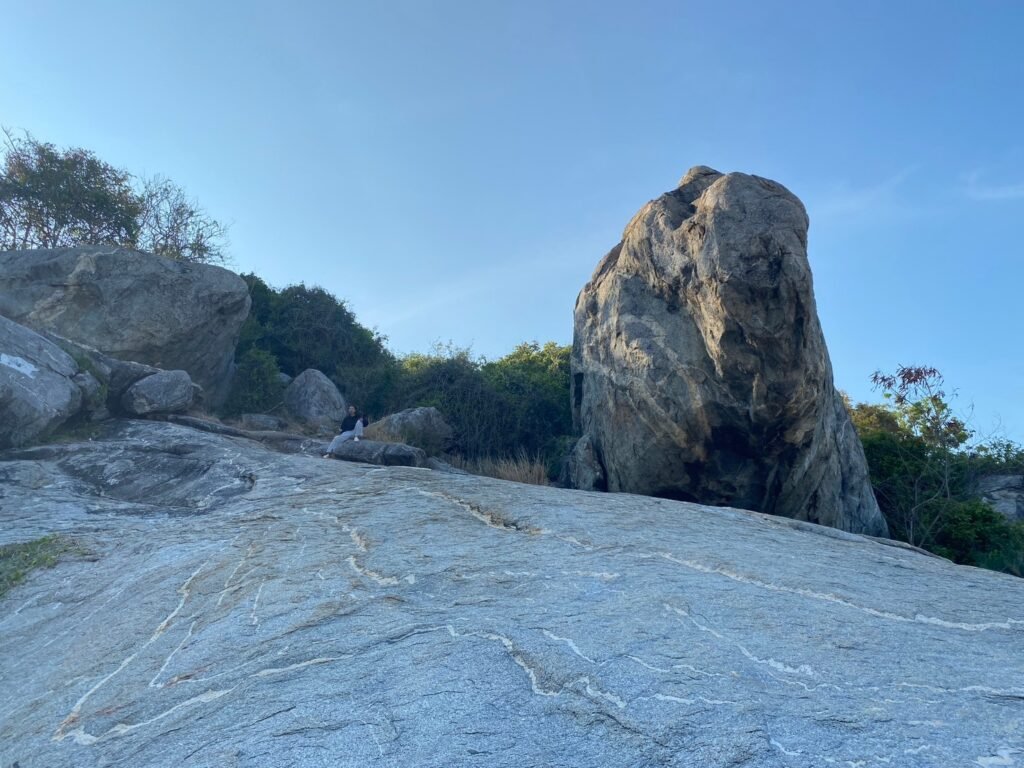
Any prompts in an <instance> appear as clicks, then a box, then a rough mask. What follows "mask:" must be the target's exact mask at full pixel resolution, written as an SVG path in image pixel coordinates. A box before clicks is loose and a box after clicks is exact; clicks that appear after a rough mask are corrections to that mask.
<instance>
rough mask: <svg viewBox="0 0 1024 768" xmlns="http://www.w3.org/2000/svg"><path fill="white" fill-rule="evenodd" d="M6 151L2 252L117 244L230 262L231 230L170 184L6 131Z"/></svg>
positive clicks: (1, 180)
mask: <svg viewBox="0 0 1024 768" xmlns="http://www.w3.org/2000/svg"><path fill="white" fill-rule="evenodd" d="M0 152H2V164H0V169H2V174H0V249H3V250H16V249H25V248H64V247H71V246H78V245H119V246H126V247H129V248H138V249H140V250H144V251H149V252H151V253H155V254H158V255H160V256H166V257H169V258H172V259H179V260H183V261H193V262H206V263H215V264H219V263H225V262H226V261H227V252H226V247H227V228H226V227H225V226H224V225H223V224H221V223H220V222H219V221H217V220H216V219H214V218H212V217H211V216H209V215H208V214H207V213H205V212H204V211H203V210H202V209H201V208H200V207H199V205H198V204H197V203H196V202H195V201H192V200H190V199H189V198H188V197H187V195H186V194H185V192H184V190H182V189H181V187H179V186H177V185H176V184H175V183H174V182H172V181H170V180H168V179H164V178H160V177H154V178H152V179H140V178H138V177H136V176H133V175H132V174H131V173H129V172H128V171H125V170H123V169H121V168H117V167H115V166H113V165H110V164H109V163H106V162H104V161H103V160H101V159H100V158H98V157H97V156H96V155H95V154H94V153H92V152H90V151H89V150H86V149H81V148H77V147H73V148H69V149H59V148H57V147H56V146H54V145H53V144H48V143H45V142H42V141H39V140H37V139H35V138H34V137H32V136H31V135H29V134H25V135H24V136H16V135H15V134H14V133H12V132H11V131H6V130H5V131H4V139H3V145H2V147H0Z"/></svg>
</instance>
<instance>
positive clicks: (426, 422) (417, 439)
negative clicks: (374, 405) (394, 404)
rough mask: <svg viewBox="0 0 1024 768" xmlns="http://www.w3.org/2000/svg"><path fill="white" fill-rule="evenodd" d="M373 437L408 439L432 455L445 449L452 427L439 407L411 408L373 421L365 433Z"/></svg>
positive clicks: (449, 441) (403, 440) (399, 441)
mask: <svg viewBox="0 0 1024 768" xmlns="http://www.w3.org/2000/svg"><path fill="white" fill-rule="evenodd" d="M363 434H364V435H365V436H366V437H367V438H368V439H370V440H380V441H383V442H386V443H406V444H408V445H414V446H416V447H417V448H422V449H423V450H424V452H426V454H427V455H428V456H437V455H439V454H442V453H444V452H445V449H447V448H448V446H449V444H450V443H451V440H452V434H453V433H452V428H451V427H450V426H448V424H447V422H445V420H444V417H443V416H442V415H441V412H440V411H439V410H437V408H433V407H429V408H409V409H407V410H404V411H399V412H398V413H393V414H391V415H390V416H385V417H384V418H383V419H381V420H380V421H375V422H374V423H373V424H370V425H369V426H368V427H367V428H366V430H365V431H364V433H363Z"/></svg>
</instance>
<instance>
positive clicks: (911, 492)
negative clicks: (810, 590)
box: [847, 366, 1024, 576]
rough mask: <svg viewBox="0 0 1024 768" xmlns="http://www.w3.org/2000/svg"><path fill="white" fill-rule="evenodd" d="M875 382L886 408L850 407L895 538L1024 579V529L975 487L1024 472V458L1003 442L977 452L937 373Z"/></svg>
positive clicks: (903, 372)
mask: <svg viewBox="0 0 1024 768" xmlns="http://www.w3.org/2000/svg"><path fill="white" fill-rule="evenodd" d="M872 380H873V381H874V383H875V384H876V386H878V387H880V388H881V389H882V390H883V394H884V396H885V400H886V402H885V403H882V404H867V403H860V404H857V405H849V400H848V399H847V403H848V406H849V408H850V414H851V417H852V420H853V423H854V426H855V427H856V429H857V433H858V435H859V436H860V439H861V442H862V444H863V446H864V453H865V456H866V457H867V461H868V468H869V471H870V473H871V483H872V486H873V487H874V490H875V495H876V497H877V498H878V504H879V507H880V508H881V509H882V512H883V514H885V517H886V520H887V521H888V523H889V530H890V531H891V533H892V535H893V536H894V537H895V538H897V539H901V540H903V541H906V542H909V543H911V544H914V545H916V546H920V547H923V548H924V549H927V550H929V551H932V552H935V553H937V554H940V555H942V556H943V557H948V558H950V559H952V560H954V561H955V562H958V563H963V564H967V565H977V566H981V567H986V568H994V569H996V570H1002V571H1005V572H1007V573H1013V574H1016V575H1018V576H1021V575H1024V524H1022V523H1019V522H1013V521H1010V520H1007V519H1006V518H1004V517H1003V516H1002V515H1000V514H999V513H998V512H996V511H995V510H993V509H992V508H991V507H989V506H988V505H987V504H985V503H984V502H983V501H982V500H981V499H980V498H979V497H978V496H977V492H976V490H975V483H974V480H975V478H976V477H977V476H978V475H979V474H984V473H997V474H1001V473H1006V472H1015V471H1017V472H1019V471H1021V468H1022V467H1024V451H1022V449H1021V448H1020V447H1019V446H1016V445H1015V444H1013V443H1010V442H1008V441H998V440H997V441H990V442H987V443H981V444H977V445H972V446H969V445H968V441H969V440H970V439H971V437H972V432H971V430H970V429H968V427H967V425H966V424H965V423H964V421H963V420H962V419H961V418H959V417H958V416H956V415H955V414H954V412H953V409H952V406H951V405H950V403H949V400H948V399H947V395H946V393H945V391H944V388H943V380H942V376H941V375H940V374H939V372H938V371H937V370H935V369H934V368H931V367H927V366H903V367H900V368H899V369H898V370H897V371H896V373H895V374H891V375H886V374H882V373H875V375H874V376H873V377H872Z"/></svg>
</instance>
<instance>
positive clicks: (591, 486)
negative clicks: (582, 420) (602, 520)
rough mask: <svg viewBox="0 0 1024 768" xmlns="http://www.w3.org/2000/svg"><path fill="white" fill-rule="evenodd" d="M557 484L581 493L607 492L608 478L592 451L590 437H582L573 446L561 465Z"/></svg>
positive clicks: (592, 445)
mask: <svg viewBox="0 0 1024 768" xmlns="http://www.w3.org/2000/svg"><path fill="white" fill-rule="evenodd" d="M559 482H560V483H561V484H562V485H563V486H565V487H566V488H576V489H578V490H581V491H606V490H608V478H607V477H606V476H605V472H604V467H603V466H601V462H600V460H599V459H598V458H597V454H596V453H595V451H594V444H593V442H592V441H591V439H590V435H584V436H583V437H581V438H580V439H579V440H577V441H576V443H575V445H573V447H572V450H571V451H570V452H569V455H568V456H567V457H566V459H565V461H564V462H563V463H562V474H561V476H560V477H559Z"/></svg>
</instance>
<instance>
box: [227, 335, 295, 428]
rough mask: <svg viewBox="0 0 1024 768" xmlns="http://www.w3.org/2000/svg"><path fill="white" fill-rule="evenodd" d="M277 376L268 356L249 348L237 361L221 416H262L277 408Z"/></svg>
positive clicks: (279, 385) (261, 351)
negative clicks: (254, 414)
mask: <svg viewBox="0 0 1024 768" xmlns="http://www.w3.org/2000/svg"><path fill="white" fill-rule="evenodd" d="M280 373H281V369H280V368H278V366H277V360H276V359H275V358H274V356H273V355H272V354H270V353H269V352H265V351H263V350H262V349H257V348H256V347H250V348H249V349H248V350H247V351H245V352H244V353H242V356H241V357H240V358H239V359H238V367H237V369H236V370H235V376H234V378H233V379H232V382H231V392H230V393H229V394H228V399H227V402H226V403H225V404H224V412H225V413H226V414H229V415H236V414H239V413H265V412H267V411H269V410H271V409H272V408H274V407H275V406H277V405H278V404H280V402H281V395H282V392H283V387H282V386H281V379H280Z"/></svg>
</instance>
